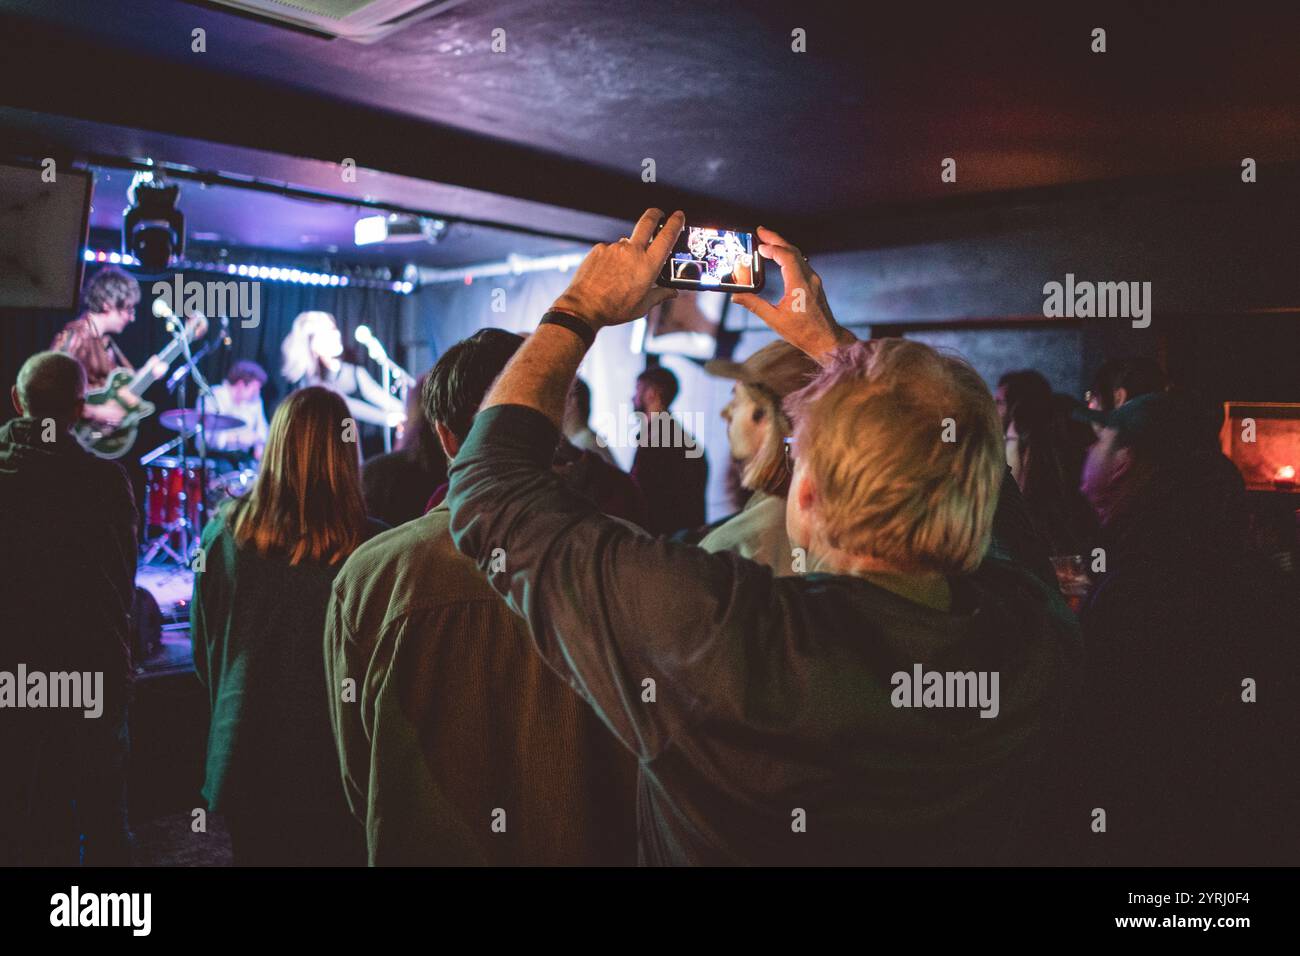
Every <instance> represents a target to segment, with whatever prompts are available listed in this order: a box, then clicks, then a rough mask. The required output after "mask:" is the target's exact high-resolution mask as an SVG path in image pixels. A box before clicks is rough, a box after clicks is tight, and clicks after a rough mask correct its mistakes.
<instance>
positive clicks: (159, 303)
mask: <svg viewBox="0 0 1300 956" xmlns="http://www.w3.org/2000/svg"><path fill="white" fill-rule="evenodd" d="M153 314H154V318H157V319H162V320H163V321H165V322H166V323H167V331H168V332H170V333H171V334H172V335H176V334H178V333H179V332H180V331H181V328H182V326H183V325H184V323H183V322H181V320H180V318H178V317H177V315H176V313H175V312H173V311H172V308H171V306H169V305H168V304H167V303H166V302H164V301H163V300H162V298H161V297H159V298H157V299H154V300H153Z"/></svg>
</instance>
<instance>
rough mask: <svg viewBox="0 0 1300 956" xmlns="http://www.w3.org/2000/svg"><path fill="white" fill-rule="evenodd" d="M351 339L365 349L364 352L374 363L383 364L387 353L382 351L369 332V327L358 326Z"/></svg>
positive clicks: (381, 347) (382, 348) (377, 341)
mask: <svg viewBox="0 0 1300 956" xmlns="http://www.w3.org/2000/svg"><path fill="white" fill-rule="evenodd" d="M352 337H353V338H355V339H356V340H357V342H358V343H360V344H361V345H364V346H365V347H366V351H367V352H368V353H370V357H371V358H372V359H374V360H375V361H376V362H380V363H383V361H384V360H385V359H387V358H388V353H387V352H385V351H384V347H383V346H382V345H381V344H380V343H379V340H378V339H377V338H375V335H374V333H373V332H371V331H370V326H368V325H358V326H357V330H356V331H355V332H353V333H352Z"/></svg>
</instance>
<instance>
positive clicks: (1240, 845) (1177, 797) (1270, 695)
mask: <svg viewBox="0 0 1300 956" xmlns="http://www.w3.org/2000/svg"><path fill="white" fill-rule="evenodd" d="M1079 415H1080V417H1082V418H1084V419H1086V420H1089V421H1091V422H1093V423H1094V424H1095V425H1096V426H1097V427H1098V440H1097V442H1096V444H1094V445H1093V446H1092V447H1091V449H1090V450H1089V453H1088V459H1087V462H1086V464H1085V466H1084V474H1083V482H1082V490H1083V493H1084V494H1085V495H1086V496H1087V498H1088V500H1089V501H1090V502H1091V503H1092V505H1093V507H1094V508H1095V509H1096V511H1097V515H1098V517H1099V519H1100V521H1101V525H1102V539H1101V545H1102V547H1101V548H1099V549H1098V550H1096V551H1094V552H1093V553H1092V556H1091V557H1090V559H1089V564H1090V566H1091V570H1092V571H1093V577H1094V582H1095V583H1094V587H1093V590H1092V593H1091V595H1090V596H1089V599H1088V602H1087V604H1086V606H1085V607H1084V609H1083V614H1082V619H1081V620H1082V624H1083V630H1084V639H1085V642H1086V646H1087V649H1088V660H1087V674H1086V679H1085V688H1084V690H1085V692H1084V697H1083V699H1084V702H1085V712H1084V715H1083V716H1084V720H1083V721H1082V722H1081V725H1082V726H1084V727H1086V728H1087V735H1086V738H1085V740H1084V741H1083V746H1082V747H1081V748H1079V752H1080V761H1079V764H1078V779H1077V780H1076V781H1075V783H1074V785H1073V786H1071V787H1069V788H1068V790H1067V792H1069V793H1071V794H1073V798H1074V799H1075V801H1076V806H1075V807H1074V808H1073V812H1074V813H1076V814H1088V813H1091V812H1092V811H1093V808H1097V807H1101V808H1104V809H1105V810H1106V813H1107V832H1106V833H1104V834H1084V836H1083V837H1082V839H1083V840H1084V841H1085V842H1084V847H1083V849H1084V852H1085V854H1086V856H1085V859H1086V860H1087V861H1088V862H1093V863H1100V864H1106V865H1143V866H1154V865H1174V866H1186V865H1238V864H1250V865H1259V864H1263V863H1284V862H1285V863H1294V861H1295V859H1296V854H1297V852H1300V848H1298V847H1297V839H1296V837H1295V836H1294V835H1290V834H1287V833H1285V832H1284V829H1285V828H1276V827H1275V826H1274V822H1275V821H1277V820H1282V819H1287V817H1288V815H1289V814H1293V813H1294V809H1295V807H1296V806H1297V805H1300V794H1297V792H1296V787H1297V781H1296V776H1297V775H1296V774H1295V772H1294V752H1293V750H1291V749H1290V748H1293V747H1294V741H1295V740H1296V739H1297V722H1296V714H1297V710H1296V708H1295V706H1294V701H1295V699H1296V695H1297V688H1296V675H1297V674H1300V666H1298V664H1297V661H1296V648H1297V642H1296V623H1295V622H1296V620H1297V617H1298V616H1300V611H1298V609H1297V607H1296V603H1297V602H1296V601H1295V599H1294V598H1295V595H1294V585H1293V584H1292V585H1290V586H1289V588H1288V585H1287V584H1286V582H1285V581H1284V580H1283V579H1282V578H1281V576H1280V575H1279V573H1278V572H1277V570H1276V569H1275V568H1273V567H1272V566H1271V565H1270V564H1269V562H1268V561H1267V560H1266V559H1265V558H1264V557H1263V556H1262V555H1258V554H1255V553H1253V551H1252V550H1251V548H1250V547H1249V544H1248V539H1247V534H1246V531H1247V518H1246V502H1245V491H1244V487H1243V483H1242V479H1241V475H1240V474H1239V473H1238V472H1237V470H1236V469H1235V467H1233V465H1232V463H1231V462H1230V461H1229V460H1228V459H1227V458H1226V457H1224V455H1223V454H1222V453H1221V452H1220V451H1219V448H1218V445H1217V442H1216V439H1215V435H1214V428H1213V423H1212V420H1210V419H1209V417H1208V416H1207V415H1206V414H1204V413H1203V411H1202V409H1200V408H1198V407H1197V406H1196V405H1195V404H1194V403H1192V402H1191V401H1189V400H1188V399H1186V398H1185V397H1182V396H1180V395H1178V394H1175V393H1159V392H1158V393H1150V394H1145V395H1141V396H1138V397H1136V398H1131V399H1128V400H1127V401H1125V402H1123V403H1122V404H1121V405H1119V406H1118V407H1116V408H1113V409H1112V410H1110V411H1101V410H1098V409H1089V410H1081V411H1080V412H1079ZM1288 591H1290V592H1291V593H1288ZM1248 681H1249V682H1251V683H1250V684H1248V683H1246V682H1248ZM1252 685H1257V687H1256V689H1252ZM1288 808H1289V809H1288ZM1290 830H1291V834H1294V832H1295V828H1290Z"/></svg>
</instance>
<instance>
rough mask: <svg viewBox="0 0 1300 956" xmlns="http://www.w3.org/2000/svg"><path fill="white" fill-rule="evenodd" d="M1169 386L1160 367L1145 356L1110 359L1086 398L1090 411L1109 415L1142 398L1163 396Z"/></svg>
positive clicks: (1093, 379) (1097, 376)
mask: <svg viewBox="0 0 1300 956" xmlns="http://www.w3.org/2000/svg"><path fill="white" fill-rule="evenodd" d="M1168 384H1169V381H1168V379H1167V378H1166V377H1165V371H1164V369H1162V368H1161V367H1160V363H1159V362H1157V361H1156V360H1155V359H1153V358H1149V357H1147V356H1145V355H1133V356H1129V357H1127V358H1118V359H1109V360H1107V361H1105V362H1103V363H1102V365H1101V368H1099V369H1097V374H1096V375H1094V376H1093V378H1092V388H1090V389H1088V394H1087V396H1086V399H1087V403H1088V407H1089V408H1091V409H1092V410H1093V411H1097V412H1110V411H1114V410H1115V409H1117V408H1119V407H1121V406H1122V405H1123V404H1124V403H1125V402H1127V401H1130V400H1132V399H1134V398H1139V397H1140V396H1142V395H1151V394H1153V393H1155V392H1163V391H1164V390H1165V387H1166V386H1167V385H1168Z"/></svg>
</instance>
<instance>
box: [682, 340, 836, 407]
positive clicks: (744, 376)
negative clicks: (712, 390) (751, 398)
mask: <svg viewBox="0 0 1300 956" xmlns="http://www.w3.org/2000/svg"><path fill="white" fill-rule="evenodd" d="M820 370H821V369H820V366H818V364H817V363H816V362H814V361H813V360H812V359H810V358H809V357H808V356H807V355H805V354H804V353H803V352H800V351H799V350H798V349H797V348H795V347H794V346H793V345H791V344H790V343H789V342H784V341H776V342H772V343H770V344H768V345H764V346H763V347H762V348H761V349H759V350H758V351H757V352H755V353H754V354H753V355H751V356H750V357H749V358H747V359H745V361H743V362H733V361H731V360H730V359H714V360H713V361H711V362H705V363H704V371H706V372H708V373H709V374H710V375H714V376H716V377H718V378H729V379H734V380H735V381H737V382H743V383H745V384H746V385H757V386H758V387H759V388H762V389H765V390H766V391H768V392H771V393H772V394H774V395H775V396H776V397H777V398H785V397H786V396H787V395H789V394H791V393H792V392H797V391H799V389H801V388H803V387H804V386H805V385H807V384H808V383H809V382H810V381H811V380H812V378H813V376H814V375H816V374H817V373H818V372H819V371H820Z"/></svg>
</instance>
